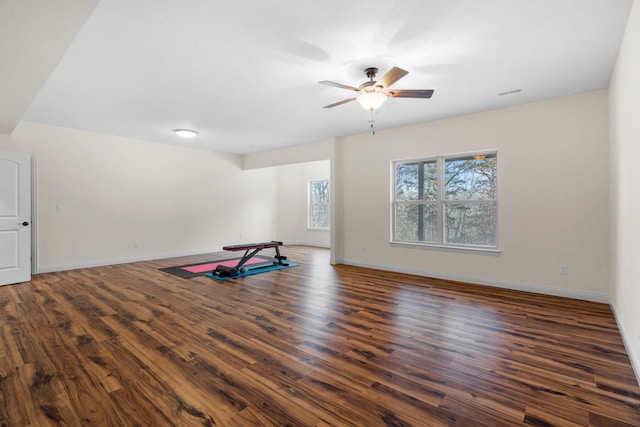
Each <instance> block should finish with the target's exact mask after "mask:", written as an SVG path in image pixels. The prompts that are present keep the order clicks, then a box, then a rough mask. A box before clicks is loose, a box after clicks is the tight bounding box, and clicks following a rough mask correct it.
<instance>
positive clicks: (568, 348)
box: [0, 247, 640, 427]
mask: <svg viewBox="0 0 640 427" xmlns="http://www.w3.org/2000/svg"><path fill="white" fill-rule="evenodd" d="M282 252H283V254H284V255H287V256H288V257H289V259H290V260H292V261H295V262H298V263H300V266H298V267H294V268H289V269H285V270H280V271H274V272H268V273H264V274H259V275H255V276H249V277H245V278H241V279H235V280H231V281H228V282H219V281H215V280H214V279H211V278H207V277H197V278H193V279H182V278H179V277H176V276H173V275H170V274H167V273H165V272H162V271H159V270H158V268H160V267H169V266H175V265H181V264H187V263H195V262H200V261H207V260H212V259H221V258H225V257H228V254H224V253H217V254H209V255H202V256H193V257H185V258H176V259H167V260H159V261H152V262H140V263H133V264H124V265H116V266H106V267H98V268H88V269H79V270H73V271H65V272H58V273H48V274H41V275H38V276H34V279H33V281H31V282H29V283H24V284H19V285H11V286H4V287H1V288H0V319H1V323H0V324H1V328H0V339H1V344H2V345H1V346H0V425H1V426H78V425H92V426H102V425H104V426H173V425H175V426H288V425H290V426H454V425H460V426H491V427H495V426H518V425H535V426H548V425H552V426H614V427H615V426H631V425H636V426H640V389H639V387H638V384H637V382H636V379H635V377H634V374H633V371H632V368H631V365H630V362H629V359H628V356H627V354H626V352H625V349H624V346H623V343H622V340H621V337H620V333H619V331H618V329H617V326H616V324H615V320H614V318H613V315H612V313H611V310H610V308H609V307H608V306H607V305H605V304H598V303H592V302H585V301H576V300H570V299H565V298H557V297H550V296H543V295H536V294H528V293H524V292H516V291H508V290H502V289H496V288H490V287H485V286H477V285H470V284H462V283H454V282H447V281H441V280H433V279H428V278H423V277H417V276H410V275H403V274H395V273H389V272H382V271H376V270H369V269H364V268H357V267H349V266H336V267H332V266H330V265H329V263H328V255H329V254H328V251H327V250H323V249H315V248H307V247H284V248H283V251H282Z"/></svg>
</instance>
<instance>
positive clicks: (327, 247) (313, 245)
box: [284, 230, 331, 249]
mask: <svg viewBox="0 0 640 427" xmlns="http://www.w3.org/2000/svg"><path fill="white" fill-rule="evenodd" d="M323 231H325V230H323ZM284 246H285V247H286V246H310V247H312V248H323V249H331V245H329V244H324V243H318V242H287V243H285V244H284Z"/></svg>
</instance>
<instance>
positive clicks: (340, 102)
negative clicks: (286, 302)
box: [322, 98, 356, 108]
mask: <svg viewBox="0 0 640 427" xmlns="http://www.w3.org/2000/svg"><path fill="white" fill-rule="evenodd" d="M355 100H356V99H355V98H349V99H345V100H343V101H339V102H336V103H334V104H329V105H325V106H324V107H322V108H333V107H337V106H338V105H342V104H346V103H347V102H351V101H355Z"/></svg>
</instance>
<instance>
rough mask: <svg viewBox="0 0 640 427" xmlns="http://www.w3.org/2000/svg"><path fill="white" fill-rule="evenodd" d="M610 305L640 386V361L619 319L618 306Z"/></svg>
mask: <svg viewBox="0 0 640 427" xmlns="http://www.w3.org/2000/svg"><path fill="white" fill-rule="evenodd" d="M609 305H610V306H611V311H612V312H613V317H614V318H615V319H616V324H617V325H618V330H619V331H620V336H621V337H622V342H623V343H624V348H625V350H626V351H627V355H628V356H629V360H630V361H631V367H632V368H633V373H634V374H635V375H636V381H638V385H640V360H638V358H637V357H636V355H635V353H634V352H633V349H632V347H631V344H630V338H629V335H628V334H627V333H626V332H625V330H624V326H623V324H622V322H620V317H618V312H617V311H616V306H615V305H614V304H613V302H612V303H611V304H609ZM631 339H633V337H631Z"/></svg>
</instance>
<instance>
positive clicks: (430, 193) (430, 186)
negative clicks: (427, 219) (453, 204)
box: [422, 161, 438, 200]
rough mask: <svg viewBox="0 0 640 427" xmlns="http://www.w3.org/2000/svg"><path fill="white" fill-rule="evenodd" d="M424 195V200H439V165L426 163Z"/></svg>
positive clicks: (424, 169)
mask: <svg viewBox="0 0 640 427" xmlns="http://www.w3.org/2000/svg"><path fill="white" fill-rule="evenodd" d="M423 171H424V189H423V192H424V195H423V197H422V199H423V200H437V199H438V163H437V162H435V161H433V162H424V163H423Z"/></svg>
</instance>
